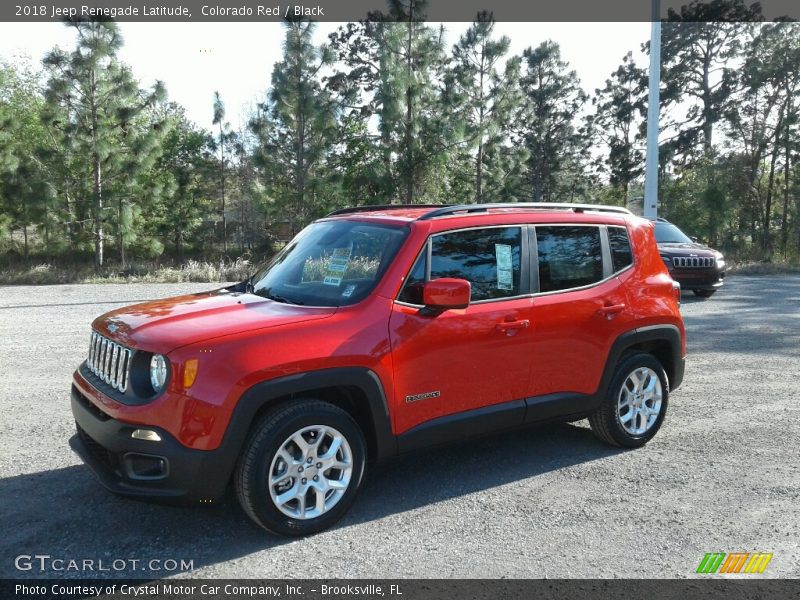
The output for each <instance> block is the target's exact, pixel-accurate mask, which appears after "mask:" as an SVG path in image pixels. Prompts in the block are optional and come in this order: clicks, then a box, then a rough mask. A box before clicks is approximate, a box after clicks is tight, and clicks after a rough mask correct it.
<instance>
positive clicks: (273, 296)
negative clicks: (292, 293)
mask: <svg viewBox="0 0 800 600" xmlns="http://www.w3.org/2000/svg"><path fill="white" fill-rule="evenodd" d="M256 295H258V296H262V297H264V298H267V299H268V300H274V301H275V302H282V303H283V304H296V305H297V306H302V305H303V304H304V303H303V302H300V301H299V300H293V299H292V298H287V297H286V296H281V295H280V294H273V293H271V292H264V293H263V294H259V293H256Z"/></svg>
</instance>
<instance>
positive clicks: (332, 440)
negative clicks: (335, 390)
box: [234, 399, 366, 536]
mask: <svg viewBox="0 0 800 600" xmlns="http://www.w3.org/2000/svg"><path fill="white" fill-rule="evenodd" d="M337 439H338V440H339V441H338V442H337V441H336V440H337ZM295 440H297V441H298V442H300V441H303V442H305V444H306V449H305V450H303V448H302V447H301V445H299V444H298V443H296V442H295ZM335 444H338V445H337V449H336V450H332V447H333V446H334V445H335ZM309 461H310V462H309ZM365 463H366V444H365V442H364V435H363V433H362V432H361V430H360V429H359V427H358V425H357V424H356V422H355V421H354V420H353V418H352V417H351V416H350V415H349V414H348V413H347V412H345V411H344V410H342V409H340V408H338V407H337V406H334V405H333V404H329V403H328V402H322V401H320V400H313V399H303V400H298V401H297V402H293V403H292V404H289V405H285V406H282V407H278V408H276V409H275V410H273V411H270V412H269V413H267V414H266V415H264V416H263V417H262V418H261V419H260V420H259V421H258V423H257V424H256V425H255V427H254V428H253V430H252V432H251V433H250V436H249V438H248V440H247V442H246V444H245V447H244V450H243V451H242V455H241V456H240V458H239V462H238V464H237V466H236V470H235V472H234V487H235V489H236V495H237V497H238V499H239V504H241V506H242V509H243V510H244V512H245V513H246V514H247V516H249V517H250V518H251V519H252V520H253V521H254V522H255V523H256V524H257V525H259V526H260V527H263V528H264V529H266V530H267V531H270V532H271V533H275V534H277V535H282V536H305V535H311V534H314V533H317V532H319V531H322V530H323V529H327V528H328V527H330V526H331V525H333V524H334V523H336V521H338V520H339V519H340V518H341V517H342V516H343V515H344V514H345V513H346V512H347V510H348V509H349V508H350V506H351V505H352V504H353V502H354V501H355V499H356V496H357V495H358V491H359V489H360V488H361V484H362V482H363V479H364V469H365ZM273 475H274V479H273V480H272V482H273V483H272V485H270V479H271V477H272V476H273ZM314 477H317V479H314ZM320 490H321V491H320ZM286 498H289V500H286ZM320 498H322V499H321V500H320Z"/></svg>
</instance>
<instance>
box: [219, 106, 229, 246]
mask: <svg viewBox="0 0 800 600" xmlns="http://www.w3.org/2000/svg"><path fill="white" fill-rule="evenodd" d="M219 147H220V162H219V171H220V180H221V182H222V252H223V253H225V254H227V253H228V222H227V218H226V217H225V132H224V131H223V128H222V120H221V119H220V122H219Z"/></svg>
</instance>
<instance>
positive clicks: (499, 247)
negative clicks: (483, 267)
mask: <svg viewBox="0 0 800 600" xmlns="http://www.w3.org/2000/svg"><path fill="white" fill-rule="evenodd" d="M494 253H495V256H496V258H497V289H498V290H512V289H514V269H513V265H512V262H511V245H510V244H495V245H494Z"/></svg>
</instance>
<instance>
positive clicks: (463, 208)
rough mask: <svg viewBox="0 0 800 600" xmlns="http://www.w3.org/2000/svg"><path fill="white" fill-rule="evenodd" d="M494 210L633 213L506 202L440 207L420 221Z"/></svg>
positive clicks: (600, 206) (597, 207) (608, 208)
mask: <svg viewBox="0 0 800 600" xmlns="http://www.w3.org/2000/svg"><path fill="white" fill-rule="evenodd" d="M492 208H538V209H542V210H551V209H556V210H571V211H573V212H581V213H582V212H587V211H595V212H610V213H618V214H623V215H632V214H633V213H632V212H631V211H629V210H628V209H627V208H623V207H622V206H606V205H604V204H573V203H570V202H505V203H497V204H458V205H451V206H442V207H438V208H436V209H435V210H432V211H431V212H429V213H425V214H424V215H423V216H421V217H420V218H419V220H420V221H427V220H429V219H435V218H437V217H445V216H448V215H452V214H456V213H476V212H486V211H487V210H489V209H492Z"/></svg>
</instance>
